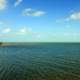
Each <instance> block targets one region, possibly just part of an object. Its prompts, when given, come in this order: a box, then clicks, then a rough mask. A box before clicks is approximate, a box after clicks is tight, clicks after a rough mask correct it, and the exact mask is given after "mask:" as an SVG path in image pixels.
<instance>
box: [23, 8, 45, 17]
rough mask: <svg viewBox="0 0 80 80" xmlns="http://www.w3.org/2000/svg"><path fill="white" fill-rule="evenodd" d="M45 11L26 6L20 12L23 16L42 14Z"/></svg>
mask: <svg viewBox="0 0 80 80" xmlns="http://www.w3.org/2000/svg"><path fill="white" fill-rule="evenodd" d="M45 14H46V13H45V11H42V10H33V9H31V8H27V9H24V10H23V12H22V15H23V16H36V17H38V16H43V15H45Z"/></svg>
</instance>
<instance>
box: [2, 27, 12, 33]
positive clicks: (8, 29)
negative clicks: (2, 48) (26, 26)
mask: <svg viewBox="0 0 80 80" xmlns="http://www.w3.org/2000/svg"><path fill="white" fill-rule="evenodd" d="M2 32H3V33H9V32H11V29H10V28H5V29H3V30H2Z"/></svg>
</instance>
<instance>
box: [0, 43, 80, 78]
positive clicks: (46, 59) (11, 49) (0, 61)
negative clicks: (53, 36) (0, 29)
mask: <svg viewBox="0 0 80 80" xmlns="http://www.w3.org/2000/svg"><path fill="white" fill-rule="evenodd" d="M0 80H80V43H41V44H32V45H31V44H30V45H29V44H28V45H19V46H4V47H0Z"/></svg>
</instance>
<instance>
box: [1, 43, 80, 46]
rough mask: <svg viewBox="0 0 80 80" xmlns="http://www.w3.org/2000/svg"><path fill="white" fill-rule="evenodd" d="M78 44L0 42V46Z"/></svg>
mask: <svg viewBox="0 0 80 80" xmlns="http://www.w3.org/2000/svg"><path fill="white" fill-rule="evenodd" d="M46 43H47V44H52V43H54V44H76V43H77V44H79V43H80V42H0V46H13V45H32V44H36V45H37V44H46Z"/></svg>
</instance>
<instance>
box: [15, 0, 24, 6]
mask: <svg viewBox="0 0 80 80" xmlns="http://www.w3.org/2000/svg"><path fill="white" fill-rule="evenodd" d="M22 1H23V0H16V2H15V4H14V6H15V7H16V6H18V5H19V4H20V3H21V2H22Z"/></svg>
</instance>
